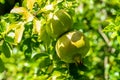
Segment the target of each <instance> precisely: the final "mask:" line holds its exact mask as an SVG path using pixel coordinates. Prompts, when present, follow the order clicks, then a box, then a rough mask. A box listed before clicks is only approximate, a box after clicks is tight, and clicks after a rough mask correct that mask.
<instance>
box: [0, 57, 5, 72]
mask: <svg viewBox="0 0 120 80" xmlns="http://www.w3.org/2000/svg"><path fill="white" fill-rule="evenodd" d="M4 69H5V66H4V63H3V61H2V60H1V58H0V73H1V72H3V71H4Z"/></svg>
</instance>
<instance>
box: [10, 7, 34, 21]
mask: <svg viewBox="0 0 120 80" xmlns="http://www.w3.org/2000/svg"><path fill="white" fill-rule="evenodd" d="M11 13H18V14H22V15H23V17H22V18H23V19H25V20H26V21H27V22H29V21H32V20H33V19H34V16H33V15H32V14H31V13H30V12H29V11H28V10H27V9H26V8H24V7H15V8H13V9H12V10H11Z"/></svg>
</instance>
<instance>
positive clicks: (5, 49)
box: [2, 41, 12, 58]
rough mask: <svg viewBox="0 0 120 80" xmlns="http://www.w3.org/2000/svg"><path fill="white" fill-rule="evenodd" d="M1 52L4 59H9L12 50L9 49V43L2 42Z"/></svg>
mask: <svg viewBox="0 0 120 80" xmlns="http://www.w3.org/2000/svg"><path fill="white" fill-rule="evenodd" d="M2 52H3V53H4V55H5V57H7V58H9V57H10V55H11V53H12V50H11V48H10V45H9V43H7V42H5V41H4V42H3V45H2Z"/></svg>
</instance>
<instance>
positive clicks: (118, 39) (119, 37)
mask: <svg viewBox="0 0 120 80" xmlns="http://www.w3.org/2000/svg"><path fill="white" fill-rule="evenodd" d="M117 41H118V43H119V44H120V36H117Z"/></svg>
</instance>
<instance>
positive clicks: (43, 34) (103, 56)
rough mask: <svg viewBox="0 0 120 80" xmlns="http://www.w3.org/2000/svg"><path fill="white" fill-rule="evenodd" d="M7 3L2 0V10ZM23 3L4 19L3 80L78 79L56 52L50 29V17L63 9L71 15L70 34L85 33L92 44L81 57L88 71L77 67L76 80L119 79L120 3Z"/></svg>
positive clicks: (0, 39)
mask: <svg viewBox="0 0 120 80" xmlns="http://www.w3.org/2000/svg"><path fill="white" fill-rule="evenodd" d="M5 1H6V0H0V9H1V4H5ZM11 1H12V0H11ZM21 2H22V4H21V3H18V2H17V3H15V5H14V7H13V8H12V9H11V11H10V12H9V13H8V12H7V13H6V14H4V15H1V16H0V79H1V80H74V79H73V78H74V75H71V74H70V72H71V71H70V70H69V68H68V67H69V64H68V63H65V62H63V61H61V59H60V58H59V57H58V56H57V54H56V51H55V44H56V41H57V40H58V38H53V37H51V36H50V35H49V34H48V32H47V29H46V28H47V27H49V22H50V19H51V15H53V14H54V13H55V12H57V11H58V10H61V9H62V10H63V9H64V10H65V11H66V12H67V13H68V14H69V15H70V16H71V17H72V20H73V21H72V22H73V23H72V26H71V29H70V30H69V31H74V30H78V31H81V32H83V33H84V35H85V36H86V37H87V38H88V40H89V42H90V50H89V52H88V54H87V55H86V57H85V58H84V59H83V64H84V66H86V67H87V69H84V68H83V67H79V69H78V70H77V71H78V73H79V78H78V79H76V80H119V79H120V69H119V68H120V65H119V63H120V51H119V50H120V45H119V44H120V33H119V31H120V22H119V21H120V12H119V10H120V2H119V0H114V1H113V0H22V1H21ZM0 11H2V10H0ZM0 13H1V12H0ZM70 24H71V23H70ZM67 25H68V24H67ZM70 65H72V64H70ZM75 68H76V66H74V65H72V69H73V70H74V69H75ZM73 73H74V72H73Z"/></svg>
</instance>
